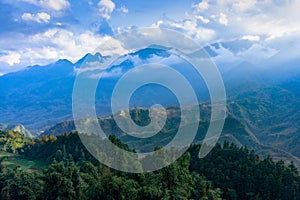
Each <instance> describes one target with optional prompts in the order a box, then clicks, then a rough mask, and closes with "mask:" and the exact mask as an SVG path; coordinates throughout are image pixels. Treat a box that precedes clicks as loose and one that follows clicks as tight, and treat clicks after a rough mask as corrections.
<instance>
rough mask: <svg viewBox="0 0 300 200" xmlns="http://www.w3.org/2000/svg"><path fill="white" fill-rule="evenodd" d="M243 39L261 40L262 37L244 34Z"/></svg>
mask: <svg viewBox="0 0 300 200" xmlns="http://www.w3.org/2000/svg"><path fill="white" fill-rule="evenodd" d="M242 40H249V41H253V42H257V41H259V40H260V37H259V35H244V36H243V37H242Z"/></svg>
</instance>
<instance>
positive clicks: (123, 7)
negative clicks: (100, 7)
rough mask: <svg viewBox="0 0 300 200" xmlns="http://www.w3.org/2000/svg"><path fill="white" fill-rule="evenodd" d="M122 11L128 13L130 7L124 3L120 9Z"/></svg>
mask: <svg viewBox="0 0 300 200" xmlns="http://www.w3.org/2000/svg"><path fill="white" fill-rule="evenodd" d="M118 10H119V11H120V12H122V13H128V8H126V7H125V6H124V5H123V6H121V8H119V9H118Z"/></svg>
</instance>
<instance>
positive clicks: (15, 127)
mask: <svg viewBox="0 0 300 200" xmlns="http://www.w3.org/2000/svg"><path fill="white" fill-rule="evenodd" d="M0 130H11V131H16V132H19V133H21V134H23V135H24V136H25V137H28V138H33V137H34V136H35V135H33V134H32V133H31V132H30V131H29V130H27V129H26V128H25V127H24V126H23V125H21V124H18V125H8V124H3V123H0Z"/></svg>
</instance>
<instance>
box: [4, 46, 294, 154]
mask: <svg viewBox="0 0 300 200" xmlns="http://www.w3.org/2000/svg"><path fill="white" fill-rule="evenodd" d="M166 51H167V50H164V49H159V50H156V49H153V48H149V49H144V50H141V51H139V52H136V53H132V54H129V55H126V56H124V57H122V58H120V60H118V61H117V62H116V63H115V64H114V65H113V66H112V67H111V68H109V69H107V73H110V72H111V71H112V70H113V69H116V68H121V72H122V73H125V72H126V71H128V70H130V69H132V68H133V67H135V65H139V64H143V63H147V62H149V61H160V62H165V63H166V62H169V61H170V60H173V61H174V59H175V60H176V58H171V57H170V56H171V55H170V54H168V53H167V52H166ZM211 51H213V48H212V49H211ZM212 53H213V52H211V53H210V54H212ZM280 56H281V57H282V55H280V52H279V53H278V54H277V55H275V56H273V57H272V58H270V59H269V60H266V61H265V63H262V64H260V65H254V64H252V63H250V62H242V63H240V64H238V65H236V66H231V68H230V69H229V70H221V72H222V76H223V79H224V82H225V86H226V90H227V96H228V111H229V116H231V117H232V118H233V119H234V120H236V121H238V123H240V124H241V125H242V126H243V127H244V128H242V129H244V130H245V131H246V132H247V134H246V135H248V136H247V137H249V138H250V141H252V142H253V144H254V147H253V148H256V145H257V144H258V146H263V147H264V148H265V149H264V148H263V149H260V150H258V151H261V152H262V153H261V154H265V153H263V152H268V151H269V150H270V149H271V151H272V152H275V151H276V152H277V153H274V154H276V155H278V156H277V157H283V155H284V156H285V157H293V156H296V157H298V158H299V157H300V150H298V149H300V147H299V148H298V146H299V145H298V144H299V142H300V132H299V122H300V119H299V116H300V115H299V110H300V93H299V91H300V90H299V87H300V72H299V70H298V69H297V63H299V62H298V61H299V59H298V58H297V57H296V58H295V59H292V60H289V61H287V62H286V63H282V62H281V63H280V62H275V61H276V58H277V57H278V58H279V57H280ZM106 58H107V57H104V56H102V55H101V54H100V53H96V54H95V55H92V54H87V55H86V56H84V57H83V58H82V59H80V60H79V61H78V62H76V63H74V64H73V63H71V62H69V61H67V60H59V61H58V62H56V63H53V64H49V65H46V66H32V67H28V68H27V69H25V70H22V71H19V72H14V73H10V74H6V75H4V76H1V77H0V91H1V92H0V98H1V102H0V122H4V123H8V124H23V125H25V126H26V127H27V128H28V129H29V130H30V131H32V132H33V133H36V132H38V131H44V130H47V131H46V132H45V134H57V133H63V132H69V131H73V130H74V125H73V128H72V126H71V125H70V123H69V122H64V121H66V120H71V119H72V91H73V83H74V80H75V75H76V72H77V70H78V68H79V67H80V66H81V64H82V63H84V62H90V63H92V62H101V61H102V60H103V59H106ZM151 59H152V60H151ZM175 63H176V62H175ZM173 65H174V63H173ZM174 66H175V67H174V68H176V69H178V70H181V71H180V72H182V73H185V74H186V75H187V76H188V78H190V80H191V81H192V82H193V81H194V80H196V79H195V78H196V77H193V76H190V74H192V73H191V72H192V71H187V70H186V68H185V67H186V65H183V64H180V62H179V63H178V62H177V63H176V64H175V65H174ZM180 67H181V68H180ZM221 67H222V66H221ZM221 67H220V68H221ZM121 75H122V74H119V75H118V76H121ZM104 80H105V83H104V86H105V87H104V89H103V88H101V89H102V90H99V91H97V94H96V107H97V108H99V109H100V110H101V111H102V113H100V112H97V114H100V116H107V115H109V114H110V110H109V108H108V106H107V105H108V103H109V102H108V100H109V94H110V93H111V91H112V88H113V86H114V84H115V83H116V81H117V80H118V79H117V76H107V77H106V78H105V79H104ZM193 84H196V83H193ZM195 88H196V89H197V90H196V91H201V92H202V90H200V88H202V85H197V86H195ZM195 88H194V89H195ZM157 93H158V94H157ZM206 93H207V92H203V94H206ZM145 94H147V95H148V96H147V97H146V96H145ZM165 94H166V91H165V90H161V89H157V88H154V87H152V88H151V87H150V88H148V90H146V91H144V92H142V93H139V94H138V95H135V98H134V102H133V104H131V107H136V106H141V107H147V106H150V105H152V104H153V103H156V102H155V99H157V98H158V97H159V99H160V100H161V102H162V104H163V105H164V106H166V107H168V106H172V105H175V106H176V101H174V98H173V97H172V96H170V95H169V96H168V95H165ZM203 94H201V95H199V96H203V97H205V95H203ZM149 96H152V99H151V98H149ZM145 99H147V101H145ZM170 102H171V103H170ZM168 103H169V105H168ZM170 104H171V105H170ZM108 121H109V120H108ZM61 122H63V123H62V124H58V123H61ZM55 124H58V125H56V126H54V125H55ZM106 125H107V129H108V131H109V132H113V131H115V130H113V129H109V127H114V126H112V124H110V123H106ZM53 126H54V127H53ZM51 127H53V128H51ZM70 127H71V128H70ZM237 132H238V131H237ZM250 133H251V134H250ZM234 134H235V133H231V132H229V133H226V131H225V132H224V133H223V136H222V137H221V140H225V139H226V140H230V141H232V142H234V143H236V144H238V145H248V146H249V147H250V148H251V146H250V145H249V143H248V142H247V140H245V139H240V138H238V135H234ZM249 134H250V135H249ZM123 139H124V138H123ZM125 139H126V138H125ZM125 139H124V141H125ZM198 139H199V138H198ZM199 141H200V139H199ZM127 142H129V140H127ZM131 143H132V144H136V142H133V141H131ZM287 152H289V153H291V155H287V154H288V153H287Z"/></svg>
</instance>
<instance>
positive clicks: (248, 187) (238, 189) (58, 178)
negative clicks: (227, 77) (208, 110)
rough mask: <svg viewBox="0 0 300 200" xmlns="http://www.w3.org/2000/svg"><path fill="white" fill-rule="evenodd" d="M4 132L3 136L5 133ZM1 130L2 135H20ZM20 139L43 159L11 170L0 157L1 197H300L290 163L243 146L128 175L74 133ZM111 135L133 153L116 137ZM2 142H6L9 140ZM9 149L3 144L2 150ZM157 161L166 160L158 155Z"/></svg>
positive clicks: (191, 154) (26, 150) (193, 150)
mask: <svg viewBox="0 0 300 200" xmlns="http://www.w3.org/2000/svg"><path fill="white" fill-rule="evenodd" d="M5 134H6V135H5ZM19 136H20V135H19V134H18V133H17V132H1V137H2V138H1V139H2V140H3V141H5V140H4V139H3V138H6V139H7V140H8V139H9V138H11V137H17V138H19ZM21 138H22V140H21V141H22V142H20V144H22V145H19V146H18V147H17V148H16V151H17V152H18V155H19V156H20V157H22V158H26V159H31V160H42V161H43V162H44V163H45V164H46V167H44V168H43V169H35V170H24V169H22V168H20V167H14V168H10V167H7V166H5V165H4V164H3V163H4V161H5V157H2V158H1V163H2V164H1V168H0V191H1V199H124V200H125V199H126V200H128V199H202V200H204V199H207V200H216V199H289V200H290V199H299V198H300V193H299V183H300V179H299V178H300V177H299V174H298V170H297V169H296V168H295V166H294V165H293V163H290V164H288V165H287V164H285V163H284V162H283V161H278V162H275V161H273V160H272V158H271V157H267V158H264V159H262V158H260V157H259V156H257V155H256V154H255V153H254V152H253V151H250V150H249V149H247V148H246V147H237V146H235V145H233V144H230V143H228V142H225V143H224V144H222V145H219V144H218V145H217V146H216V147H215V148H214V149H213V150H212V152H211V153H210V154H209V155H208V156H207V157H205V158H203V159H199V158H198V151H199V148H200V145H199V144H195V145H192V146H191V147H190V148H189V150H188V151H187V152H186V153H185V154H184V155H183V156H182V157H181V158H180V159H178V160H177V161H176V162H175V163H173V164H171V165H169V166H167V167H165V168H163V169H160V170H158V171H155V172H147V173H142V174H130V173H124V172H120V171H116V170H112V169H110V168H108V167H106V166H104V165H102V164H100V163H99V162H98V161H97V160H96V159H95V158H94V157H93V156H91V155H90V153H89V152H88V151H87V150H86V149H85V147H84V146H83V145H82V143H81V141H80V139H79V136H78V134H77V133H70V134H64V135H60V136H57V137H55V136H44V137H42V138H39V139H32V140H29V139H27V138H25V137H21ZM109 139H110V140H111V141H112V142H113V143H115V144H116V145H118V146H119V147H120V148H123V149H126V150H128V151H132V150H130V149H129V148H128V146H127V145H126V144H124V143H122V142H121V141H120V140H119V139H118V138H117V137H115V136H110V137H109ZM7 140H6V141H7ZM6 150H7V151H11V150H10V149H5V148H3V149H2V151H6ZM161 158H162V160H161V162H164V159H168V158H167V157H164V156H163V155H162V157H161Z"/></svg>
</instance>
